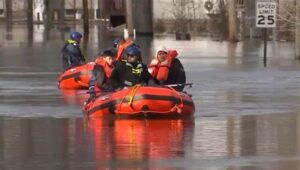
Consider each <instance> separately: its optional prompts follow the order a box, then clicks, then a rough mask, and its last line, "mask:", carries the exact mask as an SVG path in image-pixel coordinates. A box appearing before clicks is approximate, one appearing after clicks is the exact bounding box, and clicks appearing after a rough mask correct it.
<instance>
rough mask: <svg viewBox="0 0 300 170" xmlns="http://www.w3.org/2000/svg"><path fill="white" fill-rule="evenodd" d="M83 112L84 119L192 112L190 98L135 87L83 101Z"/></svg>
mask: <svg viewBox="0 0 300 170" xmlns="http://www.w3.org/2000/svg"><path fill="white" fill-rule="evenodd" d="M83 111H84V113H85V114H86V115H87V116H88V117H102V116H105V115H111V114H113V115H120V116H137V117H139V116H141V117H153V116H154V117H155V116H171V117H172V116H180V117H181V116H191V115H193V114H194V112H195V106H194V103H193V100H192V98H191V97H190V96H189V95H188V94H186V93H183V92H177V91H176V90H174V89H173V88H171V87H150V86H141V85H136V86H133V87H131V88H128V89H123V90H120V91H117V92H113V93H103V94H101V95H100V96H99V97H97V98H96V99H95V100H94V101H90V102H87V103H86V104H85V105H84V106H83Z"/></svg>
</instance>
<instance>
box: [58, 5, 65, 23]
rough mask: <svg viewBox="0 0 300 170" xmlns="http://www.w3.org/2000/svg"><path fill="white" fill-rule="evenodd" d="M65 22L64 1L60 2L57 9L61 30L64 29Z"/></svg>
mask: <svg viewBox="0 0 300 170" xmlns="http://www.w3.org/2000/svg"><path fill="white" fill-rule="evenodd" d="M64 20H65V0H60V8H59V26H60V27H61V28H63V27H64Z"/></svg>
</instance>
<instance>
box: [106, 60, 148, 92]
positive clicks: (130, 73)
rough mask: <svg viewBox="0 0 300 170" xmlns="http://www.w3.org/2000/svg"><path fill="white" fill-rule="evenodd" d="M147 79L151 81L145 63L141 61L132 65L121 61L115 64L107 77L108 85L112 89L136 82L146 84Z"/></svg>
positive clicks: (128, 85)
mask: <svg viewBox="0 0 300 170" xmlns="http://www.w3.org/2000/svg"><path fill="white" fill-rule="evenodd" d="M149 81H153V79H152V76H151V74H150V73H149V72H148V67H147V65H145V64H143V63H137V64H136V65H132V64H130V63H128V62H123V61H122V62H119V63H118V64H117V66H116V67H115V69H114V70H113V71H112V73H111V76H110V78H109V82H110V85H111V87H112V88H113V89H114V90H115V89H118V88H123V87H130V86H134V85H136V84H148V83H149Z"/></svg>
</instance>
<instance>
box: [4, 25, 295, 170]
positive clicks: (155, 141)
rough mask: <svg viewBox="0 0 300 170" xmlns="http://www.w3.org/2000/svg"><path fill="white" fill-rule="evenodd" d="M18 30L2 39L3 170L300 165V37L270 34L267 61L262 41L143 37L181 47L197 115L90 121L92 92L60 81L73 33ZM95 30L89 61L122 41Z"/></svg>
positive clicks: (144, 42)
mask: <svg viewBox="0 0 300 170" xmlns="http://www.w3.org/2000/svg"><path fill="white" fill-rule="evenodd" d="M0 28H1V27H0ZM21 30H22V29H21ZM14 31H16V32H19V30H18V28H14V29H13V30H11V32H9V34H10V35H14V36H12V38H11V40H10V39H9V40H7V37H9V36H6V35H4V36H2V38H4V39H3V41H2V42H4V43H2V44H1V47H0V58H1V62H0V169H1V170H2V169H4V170H5V169H20V170H21V169H22V170H23V169H28V170H29V169H31V170H34V169H36V170H38V169H49V170H50V169H72V170H73V169H87V170H90V169H105V168H107V169H201V170H202V169H203V170H204V169H205V170H219V169H226V170H258V169H267V170H280V169H289V170H293V169H295V170H296V169H300V138H299V137H298V135H299V133H300V128H299V127H300V122H298V120H299V121H300V105H299V103H300V74H299V71H300V66H299V62H297V61H295V60H294V50H293V48H294V44H293V43H288V42H285V43H280V42H276V43H273V42H271V41H270V42H269V43H268V64H267V67H264V65H263V57H262V55H263V51H262V50H263V43H262V42H260V41H258V40H252V41H250V40H249V41H245V42H239V43H237V44H230V43H228V42H225V41H224V42H218V41H211V40H209V39H205V38H194V39H193V40H192V41H175V40H174V37H160V38H154V39H151V38H149V37H138V39H137V41H138V43H139V44H140V45H141V46H142V49H143V54H145V58H146V57H147V56H149V53H151V51H154V50H153V47H155V46H158V45H161V44H164V45H165V46H167V47H170V48H174V49H177V50H178V52H179V54H180V56H179V58H180V59H181V61H182V63H183V65H184V67H185V70H186V73H187V79H188V82H192V83H193V87H192V88H190V89H189V88H187V89H186V91H187V92H188V93H190V94H192V95H193V100H194V103H195V106H196V112H195V116H194V118H192V119H191V120H180V119H179V120H147V119H145V120H144V119H143V120H130V119H125V120H113V121H111V120H109V121H108V120H105V119H93V120H89V121H88V122H86V121H84V119H83V115H82V112H81V105H82V103H83V102H84V100H85V99H86V96H84V95H82V93H84V92H80V91H79V92H78V91H72V90H68V91H61V90H59V89H57V87H56V83H57V82H56V80H57V77H58V75H59V73H60V72H61V55H60V49H61V46H62V45H63V41H62V39H64V38H65V37H67V33H66V34H61V33H59V32H55V31H52V32H50V33H49V34H50V35H51V36H50V37H51V38H52V39H49V40H47V41H44V40H43V38H44V37H45V36H44V35H43V34H42V33H41V32H39V31H36V33H35V34H34V35H35V38H33V40H34V41H33V43H32V44H28V43H27V42H26V39H24V40H23V38H22V36H19V37H21V40H19V39H18V36H15V33H14ZM25 32H26V31H25ZM94 32H96V33H95V36H94V34H92V35H91V38H90V41H89V45H88V46H86V48H85V49H84V51H85V54H87V56H88V60H89V61H92V60H93V59H94V57H93V56H94V55H95V54H96V53H97V52H98V51H99V50H100V49H104V48H106V47H108V46H110V44H111V40H112V39H113V34H112V33H107V34H101V32H100V31H98V30H97V31H94ZM98 32H100V33H98ZM3 34H5V33H3ZM98 34H100V35H98ZM97 37H101V39H97ZM0 38H1V36H0ZM5 38H6V39H5ZM41 40H43V41H41ZM149 47H150V50H149V49H148V48H149ZM146 61H149V59H147V58H146ZM298 130H299V131H298Z"/></svg>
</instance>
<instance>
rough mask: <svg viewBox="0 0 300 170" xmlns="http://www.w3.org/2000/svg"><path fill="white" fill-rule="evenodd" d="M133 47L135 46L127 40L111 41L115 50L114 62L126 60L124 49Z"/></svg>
mask: <svg viewBox="0 0 300 170" xmlns="http://www.w3.org/2000/svg"><path fill="white" fill-rule="evenodd" d="M135 45H136V44H135V43H134V42H133V41H132V40H131V39H129V38H127V39H125V38H115V39H114V41H113V46H114V47H115V48H116V49H117V56H116V60H117V61H121V60H126V54H125V51H126V49H127V48H129V47H132V46H135Z"/></svg>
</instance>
